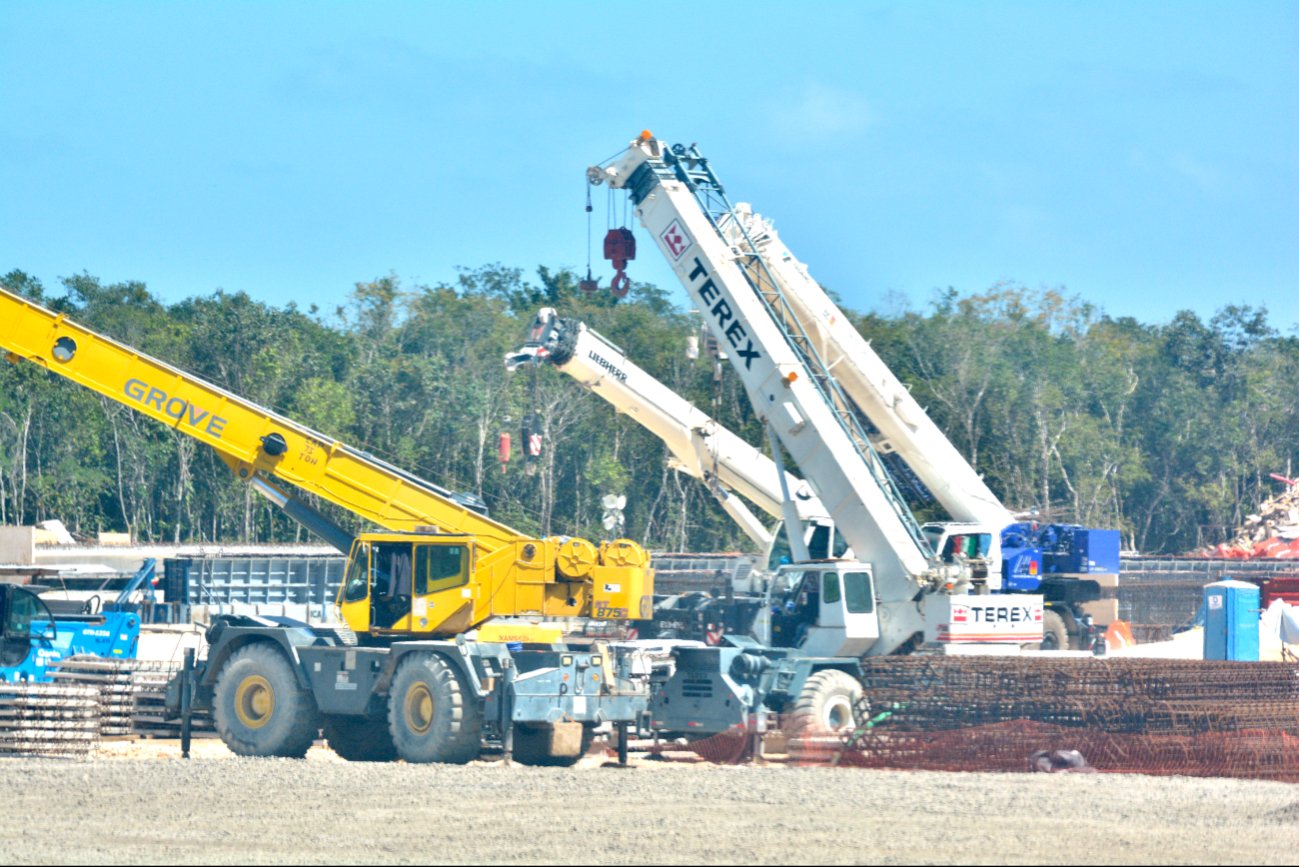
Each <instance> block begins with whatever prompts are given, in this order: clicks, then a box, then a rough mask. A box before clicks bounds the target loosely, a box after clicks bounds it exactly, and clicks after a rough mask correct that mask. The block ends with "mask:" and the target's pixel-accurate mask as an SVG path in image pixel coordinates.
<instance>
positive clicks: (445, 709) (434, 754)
mask: <svg viewBox="0 0 1299 867" xmlns="http://www.w3.org/2000/svg"><path fill="white" fill-rule="evenodd" d="M388 731H389V732H390V733H391V734H392V742H393V746H394V747H395V748H396V751H397V756H398V757H399V758H402V759H405V760H406V761H408V762H411V763H415V764H427V763H429V762H443V763H445V764H451V765H463V764H466V763H468V762H470V761H472V760H473V759H475V758H477V756H478V753H479V751H480V750H481V749H482V739H483V712H482V707H481V706H480V705H479V704H478V698H477V696H475V695H473V694H471V693H470V692H469V691H468V690H467V689H466V688H465V685H464V684H463V683H461V680H460V674H459V672H457V671H455V670H454V669H453V668H452V667H451V666H450V665H449V664H448V663H447V661H446V660H444V659H443V658H442V657H440V656H437V655H436V654H432V653H411V654H408V655H407V657H406V659H405V660H404V661H403V662H402V663H401V667H400V668H398V669H397V675H396V677H394V678H393V680H392V690H391V691H390V692H389V694H388Z"/></svg>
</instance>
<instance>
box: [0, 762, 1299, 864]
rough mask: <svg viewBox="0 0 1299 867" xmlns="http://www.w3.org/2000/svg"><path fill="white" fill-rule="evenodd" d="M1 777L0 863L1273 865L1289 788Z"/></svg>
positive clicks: (649, 777)
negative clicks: (3, 801) (3, 806)
mask: <svg viewBox="0 0 1299 867" xmlns="http://www.w3.org/2000/svg"><path fill="white" fill-rule="evenodd" d="M603 764H604V762H603V760H602V759H601V758H600V757H588V758H585V759H583V760H582V762H581V763H579V765H578V766H577V767H575V768H572V769H564V770H557V769H542V768H526V767H521V766H518V765H513V766H509V767H506V766H504V765H503V764H502V763H500V762H488V761H483V762H477V763H474V764H472V765H469V766H466V767H446V766H437V765H424V766H414V765H406V764H401V763H398V764H363V763H358V764H349V763H347V762H343V761H341V760H339V759H338V758H337V757H336V756H334V754H333V753H331V752H329V751H328V750H327V749H325V748H323V747H315V748H313V749H312V751H311V753H310V754H309V755H308V757H307V759H306V760H305V761H290V760H283V759H240V758H235V757H233V756H231V754H230V753H229V752H227V751H226V750H225V748H224V746H222V745H221V744H220V742H218V741H203V742H198V743H196V745H195V749H194V757H193V758H192V759H191V760H189V761H183V760H181V759H180V754H179V749H178V747H177V745H176V744H175V743H174V742H166V741H140V742H137V743H134V744H131V743H123V744H117V745H112V748H111V749H110V750H109V751H107V752H105V753H101V754H100V755H98V756H96V757H95V758H93V759H89V760H86V761H70V760H49V759H44V760H42V759H9V760H4V761H0V788H3V791H5V792H6V797H5V802H6V809H5V817H4V819H5V820H4V821H3V822H0V864H229V863H253V864H299V863H385V864H459V863H492V864H520V863H556V864H636V863H649V864H735V863H752V864H809V863H810V864H821V863H836V864H839V863H842V864H851V863H870V864H913V863H923V864H981V863H982V864H987V863H1005V864H1084V863H1085V864H1176V863H1216V864H1293V863H1295V858H1296V856H1297V854H1299V786H1295V785H1285V784H1280V783H1265V782H1249V781H1241V780H1222V779H1195V778H1189V777H1141V776H1131V775H1118V774H1113V775H1111V774H1090V775H1070V774H1013V775H1009V774H1007V775H998V774H950V773H922V772H894V771H865V770H856V769H830V768H793V767H784V766H768V767H756V766H737V767H718V766H710V765H688V764H673V763H664V762H655V761H650V760H637V761H636V762H634V765H635V766H634V767H632V768H614V767H603V766H602V765H603Z"/></svg>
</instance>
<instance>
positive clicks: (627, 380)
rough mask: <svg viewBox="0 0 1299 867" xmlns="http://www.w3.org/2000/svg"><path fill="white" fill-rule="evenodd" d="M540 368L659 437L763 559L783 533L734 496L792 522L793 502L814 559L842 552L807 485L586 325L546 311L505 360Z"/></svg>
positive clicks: (676, 464) (514, 365)
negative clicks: (566, 379)
mask: <svg viewBox="0 0 1299 867" xmlns="http://www.w3.org/2000/svg"><path fill="white" fill-rule="evenodd" d="M541 363H548V364H552V365H554V366H555V367H557V368H558V369H559V370H561V371H563V372H564V373H566V374H568V375H569V376H571V377H572V378H573V379H575V380H576V381H577V382H578V383H580V384H581V385H582V386H583V387H585V388H586V389H588V390H589V391H591V392H594V393H595V394H597V395H599V396H600V397H602V398H604V399H605V400H606V401H608V402H609V404H611V405H612V406H613V407H614V409H616V410H617V411H618V412H621V413H625V414H626V415H628V416H629V417H630V418H632V419H634V420H635V421H636V422H637V423H639V424H640V425H641V426H642V427H644V428H645V429H646V430H648V431H649V432H650V433H652V434H654V435H655V436H657V437H658V438H659V439H661V440H662V441H663V443H664V445H666V446H667V448H668V451H669V452H671V455H672V457H671V459H670V465H671V466H672V468H674V469H676V470H678V471H680V472H683V473H685V474H686V475H688V476H691V477H692V478H696V479H699V480H700V481H702V482H703V483H704V484H705V485H707V486H708V490H709V492H710V493H712V495H713V496H714V497H715V498H716V499H717V502H718V503H719V504H720V505H721V507H722V509H723V510H725V511H726V513H727V514H728V515H730V517H731V518H732V519H733V520H734V521H735V522H736V524H738V525H739V527H740V528H741V529H742V530H743V531H744V533H745V534H746V535H747V536H748V537H749V538H750V539H752V540H753V541H754V543H755V544H757V545H758V547H759V548H760V549H761V550H762V552H763V554H764V555H765V556H770V552H771V550H772V547H773V545H774V544H775V543H776V538H775V537H776V533H777V532H778V531H773V530H770V529H768V528H767V525H766V524H765V523H764V522H763V521H762V519H760V518H759V517H758V516H757V515H755V514H754V513H753V512H752V511H751V510H750V509H749V507H748V506H747V505H746V504H745V503H744V502H743V501H742V500H740V499H739V497H737V496H736V494H739V495H740V496H742V497H744V499H745V500H748V501H749V502H750V503H752V504H753V505H755V506H757V507H758V508H759V509H760V510H762V511H763V512H765V513H767V514H768V515H770V516H771V517H773V518H777V519H784V518H786V517H787V512H788V508H787V504H792V506H793V509H794V512H795V514H796V517H797V520H798V522H799V524H800V525H801V526H803V527H804V528H805V530H806V531H807V532H806V534H805V535H806V538H805V542H806V543H807V545H808V548H809V550H810V553H811V556H812V557H814V558H818V559H824V558H828V557H830V556H831V555H832V554H834V553H837V552H836V551H835V550H834V547H835V546H833V533H832V527H833V523H832V521H831V520H830V517H829V515H828V513H827V512H826V509H825V507H824V506H823V505H821V500H820V498H818V497H817V496H816V494H814V493H813V492H812V489H811V488H810V487H809V486H808V484H807V482H805V481H803V480H802V479H800V478H798V477H797V476H795V475H793V474H792V473H789V472H785V473H784V483H783V485H782V483H781V478H780V477H781V470H780V469H779V468H778V467H777V466H776V462H775V461H773V460H772V459H771V458H769V457H767V456H766V455H765V454H763V453H762V452H761V451H760V450H759V449H757V448H755V447H753V446H752V445H750V444H749V443H747V442H745V441H744V440H743V439H741V438H740V437H739V436H737V435H736V434H734V433H732V432H731V431H730V430H729V429H727V428H726V427H724V426H722V425H721V424H719V423H718V422H717V421H716V420H714V419H713V418H712V417H710V416H709V415H708V414H707V413H705V412H704V411H703V410H701V409H699V408H698V407H696V406H695V405H694V404H692V403H691V402H690V401H688V400H686V399H685V398H684V397H682V396H681V395H679V394H677V393H676V392H674V391H673V390H672V389H670V388H668V387H667V386H666V385H664V384H663V383H662V382H660V381H659V380H657V379H655V378H654V377H653V376H651V375H650V374H649V373H647V372H646V371H645V370H643V369H642V368H641V367H640V366H639V365H637V364H636V363H635V362H633V361H632V360H631V359H630V358H628V357H627V354H626V353H625V352H623V351H622V350H621V349H620V348H618V347H617V346H615V345H614V344H613V343H611V342H610V341H609V340H607V339H606V338H605V337H604V336H603V335H601V334H600V333H598V332H597V331H595V330H593V329H591V328H589V327H587V325H586V323H584V322H579V321H578V320H576V319H569V318H565V317H561V316H560V315H559V314H558V313H557V312H556V311H555V310H554V308H551V307H544V308H542V309H541V310H540V311H539V312H538V313H537V316H536V318H535V319H534V320H533V323H532V328H531V329H530V331H529V336H528V341H527V342H526V343H525V344H524V345H523V346H522V347H520V348H519V349H517V350H515V351H514V352H512V353H510V354H508V355H507V356H506V357H505V364H506V367H507V368H508V369H510V370H516V369H518V368H519V367H521V366H523V365H526V364H541ZM818 528H824V530H822V531H820V532H818ZM839 547H842V546H839Z"/></svg>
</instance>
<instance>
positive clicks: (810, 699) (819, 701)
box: [784, 668, 862, 738]
mask: <svg viewBox="0 0 1299 867" xmlns="http://www.w3.org/2000/svg"><path fill="white" fill-rule="evenodd" d="M861 697H862V686H861V684H860V683H859V682H858V681H857V678H855V677H853V676H852V675H850V674H848V673H847V672H844V671H839V670H838V669H835V668H827V669H825V670H824V671H818V672H817V673H816V674H813V675H812V676H811V677H809V678H808V679H807V682H806V683H804V684H803V689H802V691H801V692H799V694H798V698H797V699H795V700H794V705H793V707H792V708H791V709H790V712H789V715H788V718H787V719H786V721H785V726H784V728H785V734H786V735H788V736H789V737H791V738H805V737H811V736H815V735H826V734H836V733H838V732H842V731H845V730H851V729H853V728H855V727H856V725H857V715H856V710H855V708H856V706H857V702H858V701H860V699H861Z"/></svg>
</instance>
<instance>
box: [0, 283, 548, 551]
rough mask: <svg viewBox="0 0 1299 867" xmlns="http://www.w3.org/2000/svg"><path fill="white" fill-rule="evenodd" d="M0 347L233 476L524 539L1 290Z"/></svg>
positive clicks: (380, 465) (503, 538)
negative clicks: (147, 422)
mask: <svg viewBox="0 0 1299 867" xmlns="http://www.w3.org/2000/svg"><path fill="white" fill-rule="evenodd" d="M0 323H2V324H0V349H3V350H5V351H7V352H8V354H9V357H10V359H11V360H17V359H26V360H28V361H32V362H35V363H36V364H39V365H41V366H43V367H45V368H47V369H49V370H51V371H53V372H54V373H57V374H59V375H60V376H63V377H66V378H67V379H70V380H72V381H73V382H76V383H78V384H79V385H83V386H85V387H86V388H89V389H92V390H94V391H96V392H99V393H100V394H102V395H104V396H106V397H108V398H111V399H113V400H116V401H117V402H119V403H122V404H125V405H126V406H129V407H131V408H132V409H134V410H137V411H138V412H141V413H143V414H145V415H147V416H149V417H151V418H154V419H156V420H158V421H160V422H162V423H163V424H166V425H168V426H169V427H172V428H174V429H175V430H177V431H179V432H180V433H183V434H185V435H187V436H190V437H193V438H194V439H196V440H199V441H201V442H204V443H207V444H208V445H210V446H212V448H214V449H216V451H217V453H218V454H220V456H221V458H222V459H223V460H224V461H225V462H226V463H227V464H229V465H230V467H231V469H232V470H234V472H235V474H236V475H237V476H239V477H240V478H241V479H244V480H245V481H252V480H253V477H254V475H255V474H258V473H262V474H265V475H267V476H273V477H275V478H277V479H280V480H283V481H285V482H287V483H289V484H291V485H293V486H295V487H297V488H300V489H301V490H303V491H307V492H310V493H312V494H315V495H317V496H319V497H321V498H323V499H325V500H328V501H329V502H331V503H334V504H336V505H338V506H341V507H343V508H345V509H347V510H348V511H350V512H353V513H354V514H356V515H359V516H361V517H363V518H365V519H366V520H368V521H372V522H373V523H375V524H377V525H378V526H380V527H384V528H387V529H389V530H396V531H404V532H414V531H434V530H435V531H437V532H442V533H464V534H471V535H472V536H474V538H475V541H476V544H477V546H478V549H479V551H480V553H482V554H487V553H490V552H492V551H495V550H499V549H503V548H505V547H507V546H509V545H512V544H515V543H517V542H519V541H520V539H521V538H523V537H524V535H525V534H521V533H519V532H517V531H515V530H512V529H511V528H509V527H507V526H505V525H504V524H500V523H498V522H496V521H493V520H492V519H490V518H488V517H487V516H485V515H483V514H480V513H479V512H477V511H474V510H473V509H472V508H470V507H468V506H466V505H464V504H462V503H459V502H457V501H456V500H455V494H453V493H452V492H451V491H448V490H446V489H444V488H441V487H439V486H437V485H434V484H432V483H430V482H427V481H425V480H423V479H419V478H417V477H415V476H412V475H410V474H409V473H407V472H405V471H403V470H401V469H399V468H397V467H394V466H392V465H390V464H387V463H385V462H384V461H381V460H379V459H378V458H375V457H373V456H371V455H367V454H365V453H363V452H360V451H357V450H356V449H353V448H350V447H349V446H347V445H344V444H343V443H340V442H336V441H334V440H331V439H330V438H328V437H326V436H323V435H321V434H319V433H317V432H315V431H313V430H311V429H309V428H307V427H304V426H303V425H300V424H298V423H296V422H294V421H291V420H289V419H287V418H284V417H283V416H280V415H277V414H275V413H273V412H271V411H270V410H267V409H265V408H263V407H260V406H257V405H256V404H254V403H251V402H249V401H247V400H244V399H242V398H240V397H237V396H236V395H234V394H231V393H230V392H228V391H226V390H225V389H222V388H219V387H217V386H215V385H212V384H211V383H208V382H204V381H203V380H202V379H199V378H198V377H195V376H191V375H190V374H188V373H185V372H184V371H181V370H178V369H177V368H175V367H172V366H171V365H169V364H166V363H164V362H161V361H158V360H157V359H154V358H150V357H149V356H147V355H142V354H141V353H139V352H137V351H135V350H133V349H131V348H130V347H127V346H124V345H123V344H120V343H118V342H116V341H114V340H112V339H111V338H108V337H104V336H103V335H100V334H96V333H95V332H93V331H90V330H88V329H86V328H83V327H81V326H79V325H77V324H76V323H74V322H72V321H70V320H68V319H67V318H66V317H65V316H63V315H61V314H55V313H53V312H51V311H49V310H47V309H45V308H43V307H41V306H39V305H37V304H34V303H32V302H30V301H27V300H26V299H23V298H20V297H18V296H17V295H13V294H11V293H9V292H6V291H4V290H0Z"/></svg>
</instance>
